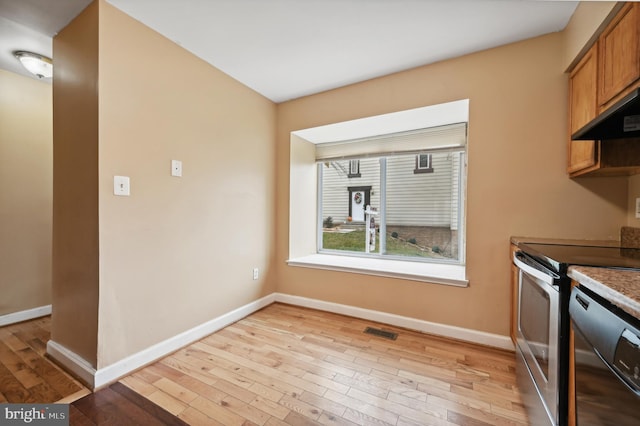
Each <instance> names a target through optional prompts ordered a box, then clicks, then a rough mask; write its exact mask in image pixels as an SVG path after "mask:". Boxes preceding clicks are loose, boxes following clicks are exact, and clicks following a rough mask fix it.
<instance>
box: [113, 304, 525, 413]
mask: <svg viewBox="0 0 640 426" xmlns="http://www.w3.org/2000/svg"><path fill="white" fill-rule="evenodd" d="M366 327H378V328H383V329H385V330H390V331H394V332H397V333H398V338H397V340H395V341H392V340H387V339H384V338H381V337H376V336H371V335H368V334H364V333H363V330H364V329H365V328H366ZM121 383H123V384H125V385H126V386H128V387H130V388H131V389H133V390H135V391H136V392H138V393H140V394H142V395H144V396H146V397H147V398H148V399H150V400H151V401H153V402H155V403H156V404H158V405H160V406H161V407H163V408H164V409H166V410H167V411H169V412H171V413H173V414H174V415H176V416H178V417H179V418H181V419H182V420H184V421H185V422H187V423H189V424H193V425H198V424H202V425H225V426H228V425H253V424H256V425H268V426H276V425H316V424H322V425H353V424H359V425H397V426H411V425H471V426H479V425H526V424H527V423H528V422H527V418H526V415H525V413H524V409H523V406H522V401H521V399H520V394H519V392H518V390H517V388H516V384H515V356H514V353H513V352H508V351H502V350H497V349H493V348H488V347H483V346H478V345H473V344H468V343H463V342H458V341H453V340H450V339H444V338H439V337H434V336H429V335H425V334H421V333H417V332H413V331H409V330H404V329H399V328H395V327H391V326H385V325H382V324H376V323H372V322H370V321H364V320H359V319H355V318H351V317H345V316H341V315H335V314H330V313H325V312H320V311H315V310H311V309H305V308H300V307H294V306H289V305H283V304H274V305H270V306H268V307H266V308H265V309H263V310H261V311H259V312H256V313H254V314H252V315H250V316H249V317H247V318H245V319H243V320H241V321H238V322H237V323H235V324H233V325H231V326H228V327H226V328H225V329H223V330H221V331H219V332H217V333H214V334H212V335H210V336H208V337H206V338H204V339H202V340H201V341H199V342H197V343H195V344H193V345H190V346H189V347H187V348H184V349H182V350H179V351H177V352H176V353H174V354H172V355H170V356H168V357H166V358H164V359H163V360H161V361H160V362H157V363H155V364H153V365H150V366H148V367H146V368H144V369H141V370H139V371H137V372H136V373H134V374H132V375H130V376H128V377H126V378H124V379H123V380H122V381H121Z"/></svg>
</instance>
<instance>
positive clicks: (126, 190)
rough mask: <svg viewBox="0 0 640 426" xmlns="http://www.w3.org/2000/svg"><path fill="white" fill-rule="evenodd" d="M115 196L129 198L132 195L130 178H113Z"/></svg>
mask: <svg viewBox="0 0 640 426" xmlns="http://www.w3.org/2000/svg"><path fill="white" fill-rule="evenodd" d="M113 195H121V196H124V197H128V196H129V195H131V192H130V186H129V176H114V177H113Z"/></svg>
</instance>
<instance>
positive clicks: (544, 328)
mask: <svg viewBox="0 0 640 426" xmlns="http://www.w3.org/2000/svg"><path fill="white" fill-rule="evenodd" d="M518 248H519V252H517V253H516V254H515V255H514V263H515V264H516V265H517V266H518V268H519V290H520V295H519V306H518V309H519V313H518V324H517V336H516V353H517V361H518V362H517V373H518V386H519V388H520V390H521V392H522V394H523V399H524V402H525V405H526V408H527V413H528V415H529V417H530V421H531V424H532V425H536V426H537V425H549V424H551V425H556V424H557V425H560V426H564V425H567V424H568V423H569V396H568V395H569V329H570V322H571V321H570V317H569V299H570V296H571V279H570V278H568V276H567V271H568V269H569V266H570V265H588V266H603V267H616V268H634V269H640V250H633V249H625V248H620V247H614V246H588V245H586V246H585V245H571V244H552V243H547V244H542V243H520V244H519V245H518ZM638 375H639V376H640V366H639V373H638ZM582 424H584V420H583V423H582ZM638 424H640V421H639V423H638Z"/></svg>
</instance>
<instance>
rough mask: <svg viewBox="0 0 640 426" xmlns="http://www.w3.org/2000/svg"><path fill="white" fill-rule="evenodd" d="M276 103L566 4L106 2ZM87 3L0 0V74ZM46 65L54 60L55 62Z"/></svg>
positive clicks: (389, 68)
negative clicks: (17, 53)
mask: <svg viewBox="0 0 640 426" xmlns="http://www.w3.org/2000/svg"><path fill="white" fill-rule="evenodd" d="M107 1H108V2H109V3H111V4H112V5H114V6H116V7H117V8H119V9H121V10H122V11H124V12H125V13H127V14H129V15H131V16H132V17H134V18H135V19H137V20H139V21H140V22H142V23H144V24H145V25H147V26H149V27H151V28H153V29H155V30H156V31H158V32H160V33H161V34H163V35H164V36H166V37H167V38H169V39H171V40H173V41H174V42H176V43H178V44H179V45H181V46H182V47H183V48H185V49H187V50H189V51H191V52H192V53H194V54H195V55H196V56H199V57H200V58H202V59H204V60H205V61H207V62H209V63H210V64H212V65H214V66H215V67H217V68H218V69H220V70H222V71H224V72H225V73H227V74H229V75H230V76H232V77H234V78H235V79H237V80H239V81H240V82H242V83H244V84H245V85H247V86H249V87H251V88H252V89H254V90H256V91H257V92H259V93H261V94H263V95H264V96H266V97H268V98H269V99H271V100H273V101H275V102H282V101H286V100H289V99H294V98H298V97H301V96H305V95H309V94H313V93H317V92H321V91H324V90H329V89H333V88H336V87H341V86H344V85H347V84H351V83H356V82H359V81H364V80H368V79H371V78H374V77H379V76H382V75H386V74H390V73H393V72H397V71H402V70H405V69H409V68H414V67H417V66H420V65H424V64H428V63H433V62H436V61H440V60H443V59H448V58H452V57H456V56H460V55H464V54H467V53H471V52H475V51H479V50H483V49H488V48H491V47H495V46H499V45H503V44H506V43H511V42H514V41H518V40H523V39H526V38H530V37H535V36H538V35H541V34H546V33H550V32H554V31H560V30H562V29H563V28H564V27H565V25H566V24H567V22H568V20H569V18H570V17H571V14H572V13H573V11H574V10H575V7H576V5H577V2H573V1H534V0H107ZM88 3H90V1H89V0H0V68H4V69H9V70H10V71H14V72H20V73H22V70H21V69H20V65H19V64H18V63H17V61H16V60H15V59H14V58H13V57H12V56H11V54H10V52H11V51H12V50H34V51H36V53H41V54H44V55H51V36H53V35H54V34H55V33H56V32H57V31H59V30H60V29H61V28H63V27H64V26H65V25H66V24H67V23H68V22H69V21H70V20H71V19H72V18H73V17H74V16H76V15H77V14H78V13H79V12H80V11H81V10H82V9H84V7H86V5H87V4H88ZM54 66H55V58H54Z"/></svg>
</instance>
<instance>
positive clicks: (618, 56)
mask: <svg viewBox="0 0 640 426" xmlns="http://www.w3.org/2000/svg"><path fill="white" fill-rule="evenodd" d="M638 86H640V3H627V4H625V5H624V6H623V7H622V9H620V11H619V12H618V13H617V14H616V15H615V17H614V18H613V20H611V22H610V23H609V24H608V25H607V26H606V27H605V29H604V30H603V32H602V33H601V34H600V36H599V37H598V40H597V41H596V43H595V44H594V45H593V46H592V47H591V48H590V49H589V50H588V51H587V53H586V54H585V55H584V56H583V57H582V58H581V60H580V61H579V62H578V63H577V64H576V66H575V67H574V68H573V69H572V70H571V73H570V74H569V132H570V135H571V134H573V133H574V132H575V131H577V130H579V129H580V128H582V126H584V125H585V124H587V123H588V122H590V121H591V120H592V119H594V118H595V117H596V116H597V115H598V114H600V113H602V112H603V111H605V110H606V109H607V108H609V107H610V106H611V105H613V104H614V103H615V102H617V101H618V100H620V99H621V98H622V97H624V96H625V95H626V94H628V93H629V92H631V91H632V90H634V89H635V88H637V87H638ZM567 159H568V165H567V171H568V173H569V175H570V176H571V177H577V176H586V175H588V176H623V175H630V174H636V173H640V142H638V141H637V140H629V139H626V140H625V139H617V140H607V141H604V142H602V141H572V140H571V136H569V143H568V157H567Z"/></svg>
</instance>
